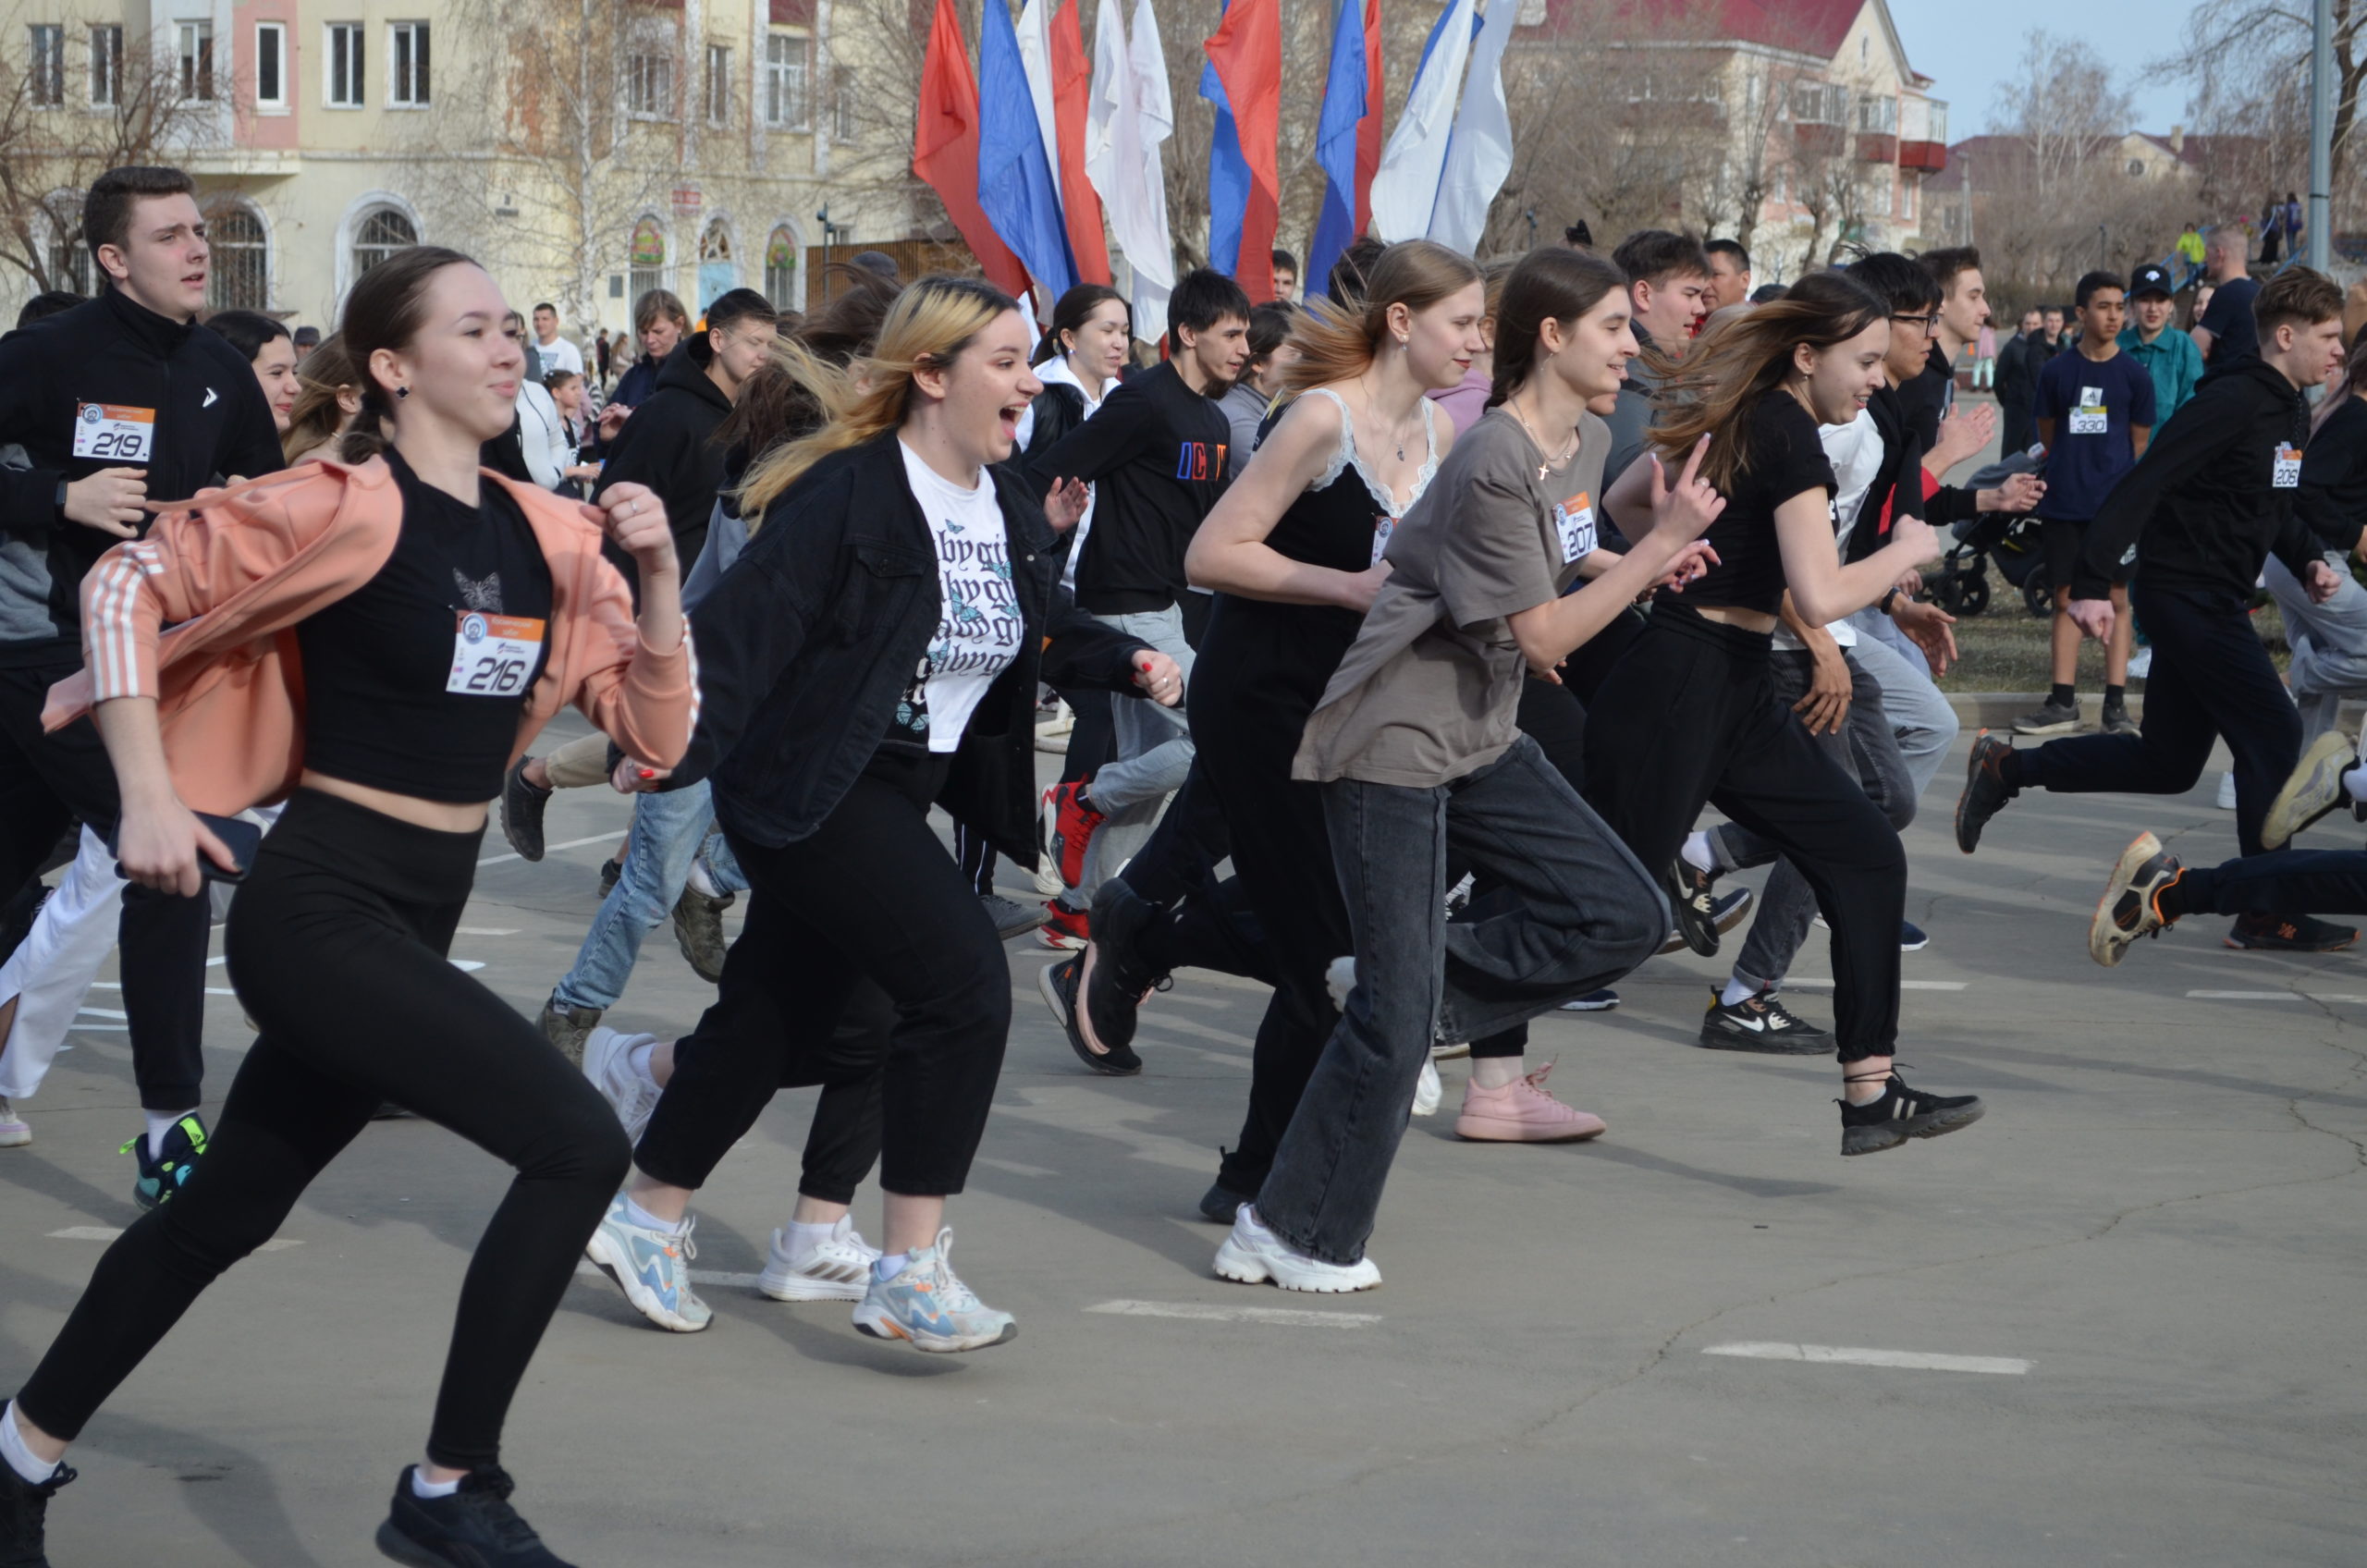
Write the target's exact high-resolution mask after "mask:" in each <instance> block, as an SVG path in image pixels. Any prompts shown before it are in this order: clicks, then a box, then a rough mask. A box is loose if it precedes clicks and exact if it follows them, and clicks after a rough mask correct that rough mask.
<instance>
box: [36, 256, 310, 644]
mask: <svg viewBox="0 0 2367 1568" xmlns="http://www.w3.org/2000/svg"><path fill="white" fill-rule="evenodd" d="M105 404H112V405H114V406H116V407H117V408H129V409H139V410H147V411H149V412H150V413H151V414H152V415H153V426H152V430H153V434H152V435H151V437H150V446H151V450H150V451H149V453H148V456H147V457H146V459H143V460H140V461H126V460H125V459H122V458H120V457H106V456H90V457H80V458H78V457H76V456H75V455H74V441H75V437H76V435H77V434H78V432H80V431H81V430H82V429H83V428H84V426H83V423H82V416H83V414H84V413H85V412H86V411H87V412H93V413H95V412H97V411H98V410H99V407H100V405H105ZM86 405H87V409H86ZM0 446H15V447H21V448H22V449H23V452H24V456H25V459H26V461H27V462H28V464H29V465H30V466H28V467H25V468H13V467H0V664H6V665H9V666H27V665H47V664H79V663H80V662H81V657H82V613H81V592H82V577H83V574H84V573H85V572H87V571H89V570H90V569H91V565H92V562H94V561H96V560H97V559H98V558H99V557H100V555H101V554H103V553H104V552H105V551H106V550H108V549H110V548H112V547H113V546H114V545H116V544H117V543H118V541H117V538H116V536H115V535H114V534H112V533H101V532H100V531H99V530H97V529H95V528H87V527H84V526H83V525H82V524H80V523H79V522H71V521H67V518H66V516H65V514H64V513H63V512H61V511H60V510H59V509H58V505H57V494H58V485H59V484H60V483H61V482H71V481H75V480H80V479H85V478H88V477H89V476H90V475H92V474H93V473H96V472H99V471H100V470H101V469H108V468H140V469H145V470H146V471H147V475H148V478H147V484H148V498H149V499H150V500H152V501H181V500H187V499H188V498H189V497H190V496H194V495H196V494H197V492H198V491H200V490H202V489H203V488H204V487H205V486H207V485H209V484H221V483H222V482H223V481H225V480H227V479H228V478H230V477H231V476H232V475H234V474H235V475H237V476H239V477H240V478H244V479H259V478H261V477H262V476H263V475H264V474H266V473H276V472H279V470H280V469H282V468H284V467H286V466H287V465H286V462H285V461H284V460H283V459H282V458H281V456H280V451H279V432H278V429H277V427H276V425H275V424H274V423H273V421H272V417H271V405H270V404H269V403H267V402H266V401H264V395H263V387H262V386H261V385H260V384H259V383H257V382H256V380H255V373H254V369H253V367H252V366H251V365H249V364H248V363H247V361H246V360H245V359H244V358H243V357H242V356H241V355H240V354H239V350H238V349H234V348H232V347H231V346H230V344H229V342H228V341H227V339H225V338H224V337H221V336H220V335H219V334H218V333H214V332H209V331H207V330H206V329H204V328H203V327H201V326H197V325H192V324H190V323H188V322H177V321H171V320H168V319H166V317H164V316H160V315H158V314H156V313H155V312H153V311H150V310H147V309H144V308H142V307H141V306H139V305H136V304H134V303H132V301H131V300H129V298H127V297H126V296H125V295H124V293H123V291H122V290H121V289H118V288H108V289H107V291H106V292H105V293H104V294H102V295H100V296H99V297H98V298H97V299H95V300H88V301H86V302H84V303H82V304H80V305H77V306H75V307H74V308H73V309H72V310H69V311H64V312H59V313H58V314H56V315H55V316H52V317H50V318H49V319H48V320H46V321H43V322H42V323H40V324H39V325H36V326H34V327H32V328H31V330H29V331H25V332H16V333H11V334H9V335H8V337H6V338H5V339H0Z"/></svg>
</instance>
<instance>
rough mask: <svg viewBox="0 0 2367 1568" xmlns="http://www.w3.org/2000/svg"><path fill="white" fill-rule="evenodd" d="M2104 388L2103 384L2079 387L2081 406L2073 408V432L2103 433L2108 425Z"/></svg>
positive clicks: (2085, 433) (2084, 433)
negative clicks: (2105, 412)
mask: <svg viewBox="0 0 2367 1568" xmlns="http://www.w3.org/2000/svg"><path fill="white" fill-rule="evenodd" d="M2106 423H2107V422H2106V419H2105V415H2104V389H2103V387H2101V386H2082V387H2080V388H2079V407H2078V408H2076V409H2073V410H2071V434H2072V435H2103V433H2104V430H2105V426H2106Z"/></svg>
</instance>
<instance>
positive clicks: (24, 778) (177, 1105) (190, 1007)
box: [0, 660, 213, 1111]
mask: <svg viewBox="0 0 2367 1568" xmlns="http://www.w3.org/2000/svg"><path fill="white" fill-rule="evenodd" d="M80 668H81V663H80V660H77V661H75V662H74V663H72V664H68V665H64V666H59V665H39V666H27V667H22V668H0V888H5V889H8V890H10V891H13V890H15V889H16V888H19V887H21V886H23V884H24V882H25V880H26V879H27V878H28V877H31V876H34V875H35V874H36V873H38V872H39V871H40V870H41V868H42V866H43V863H44V862H46V861H47V859H48V858H49V853H50V851H51V849H52V848H53V847H54V846H55V844H56V842H57V836H58V834H59V833H60V832H62V831H63V830H64V829H65V827H66V825H67V823H68V822H70V821H72V820H73V819H74V818H76V817H80V819H81V820H82V821H83V823H85V824H86V825H87V826H88V827H90V829H91V831H92V832H93V833H96V834H97V835H98V836H99V837H100V838H102V839H104V838H107V837H108V836H109V835H111V834H112V833H113V832H114V831H115V819H116V813H117V810H118V809H119V807H118V805H117V796H116V782H115V768H114V766H113V765H112V764H110V763H109V762H108V761H107V750H106V746H105V744H104V742H102V741H100V739H99V730H98V726H96V725H95V724H93V723H92V722H91V721H90V720H89V719H87V718H82V719H77V720H76V721H75V722H74V723H72V724H69V725H67V727H66V728H65V729H61V730H59V731H57V732H56V733H55V734H54V735H51V734H44V733H43V730H42V727H41V710H42V704H43V703H44V702H45V701H46V700H47V699H48V695H49V688H50V687H51V686H52V685H53V684H55V682H57V681H59V680H65V679H66V678H67V676H69V675H72V674H73V673H74V672H75V671H76V670H78V669H80ZM212 924H213V920H212V909H211V906H210V905H209V903H208V902H207V900H206V897H205V895H204V894H203V893H200V894H199V895H198V896H197V897H195V898H190V899H184V898H179V897H178V896H175V895H173V894H169V893H159V892H155V891H153V890H152V889H150V888H142V887H141V886H140V885H138V884H137V883H134V884H133V885H132V886H130V887H129V888H125V889H124V890H123V916H122V921H121V924H120V925H119V926H118V928H117V929H118V931H119V936H118V938H117V939H118V941H119V942H120V944H121V946H122V949H123V951H122V968H123V1010H124V1012H125V1013H126V1014H127V1019H126V1022H127V1023H129V1027H130V1031H131V1075H132V1078H133V1079H134V1081H135V1082H136V1083H137V1084H139V1087H140V1104H141V1108H142V1109H147V1110H164V1111H177V1110H188V1109H190V1108H191V1107H193V1106H195V1105H196V1104H197V1103H198V1096H199V1093H200V1090H199V1084H200V1083H201V1081H202V1079H203V1078H204V1075H205V1063H204V1058H203V1055H202V1049H201V1046H202V1035H203V1031H204V1024H205V943H206V934H207V932H208V930H209V929H210V928H211V926H212ZM5 999H6V998H0V1000H5Z"/></svg>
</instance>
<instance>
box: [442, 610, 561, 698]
mask: <svg viewBox="0 0 2367 1568" xmlns="http://www.w3.org/2000/svg"><path fill="white" fill-rule="evenodd" d="M454 613H455V615H456V616H457V618H458V619H457V622H456V624H455V625H454V627H453V629H452V673H451V674H450V675H448V676H447V677H446V678H445V680H444V690H446V691H447V692H454V693H456V694H458V695H460V696H463V697H514V696H516V695H517V694H518V693H519V692H523V691H524V690H525V689H526V682H527V681H528V680H531V679H532V678H533V673H534V661H535V659H536V658H538V657H539V656H541V654H542V651H543V623H542V622H541V621H539V620H528V619H524V618H522V617H519V616H507V615H486V614H485V613H484V612H483V611H482V610H459V611H456V612H454Z"/></svg>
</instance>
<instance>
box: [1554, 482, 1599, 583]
mask: <svg viewBox="0 0 2367 1568" xmlns="http://www.w3.org/2000/svg"><path fill="white" fill-rule="evenodd" d="M1553 532H1554V533H1555V534H1556V535H1557V536H1559V537H1560V539H1561V541H1562V564H1563V565H1564V566H1568V565H1569V564H1570V563H1571V562H1572V561H1575V560H1579V559H1582V558H1584V557H1588V556H1590V555H1592V554H1594V549H1595V534H1594V499H1593V497H1592V496H1588V494H1587V493H1586V492H1585V491H1583V490H1582V491H1580V492H1579V493H1578V494H1576V495H1575V496H1571V497H1570V498H1569V499H1568V500H1566V501H1560V502H1556V503H1555V504H1554V507H1553Z"/></svg>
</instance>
